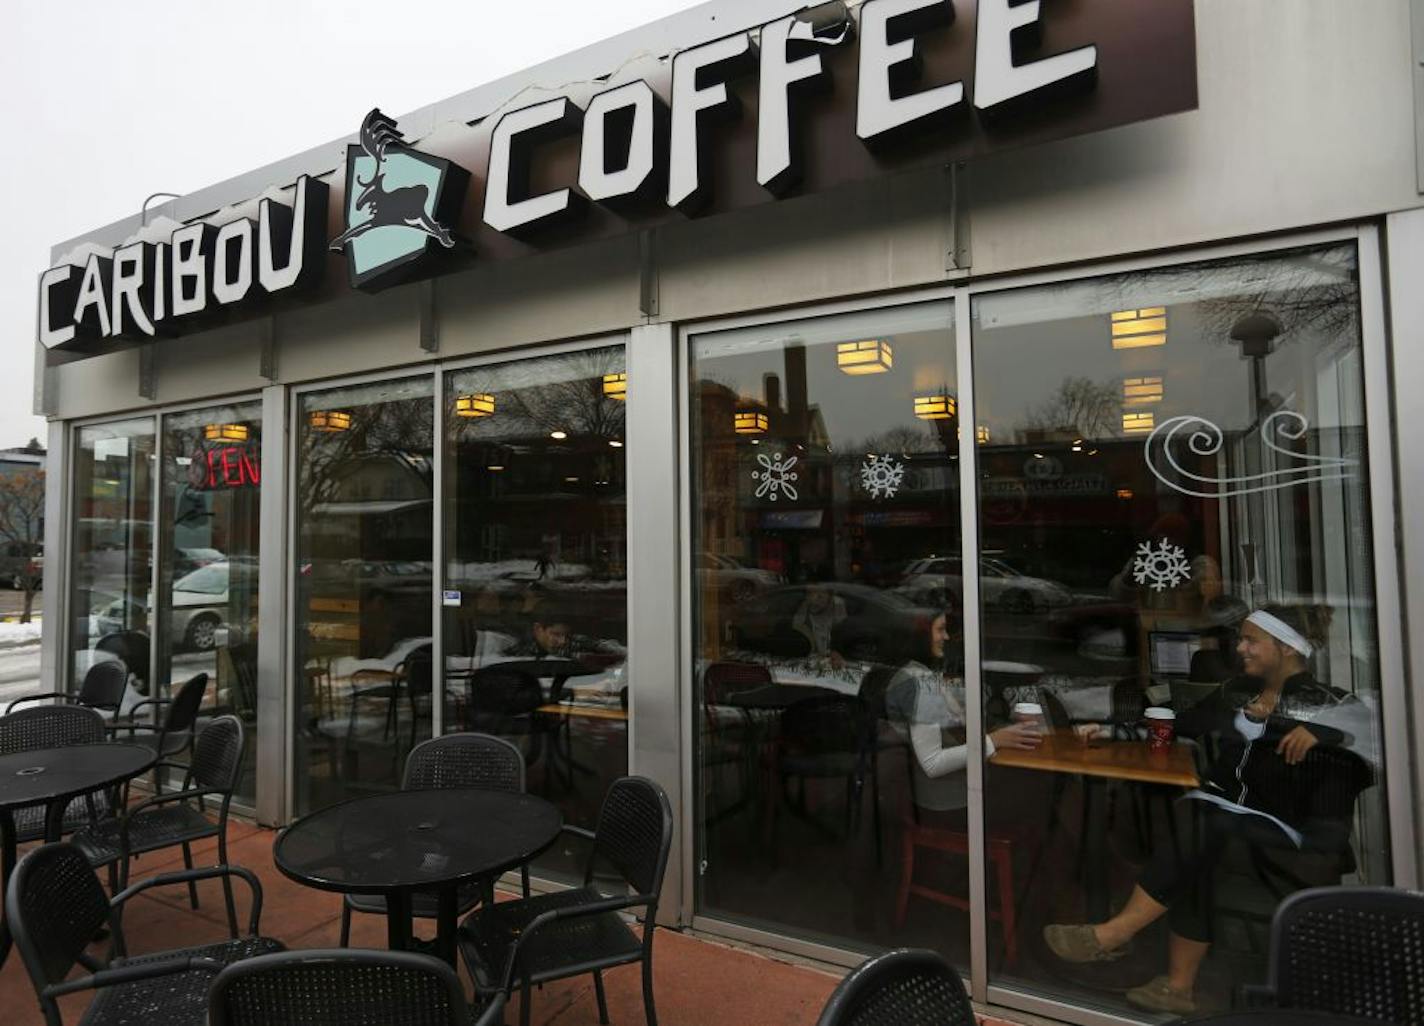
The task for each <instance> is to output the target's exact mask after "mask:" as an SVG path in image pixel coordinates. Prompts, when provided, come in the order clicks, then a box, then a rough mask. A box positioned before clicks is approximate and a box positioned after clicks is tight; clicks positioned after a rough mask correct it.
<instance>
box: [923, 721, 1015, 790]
mask: <svg viewBox="0 0 1424 1026" xmlns="http://www.w3.org/2000/svg"><path fill="white" fill-rule="evenodd" d="M942 737H943V735H942V734H941V733H940V729H939V727H938V726H936V725H935V724H933V723H916V724H914V725H912V726H911V727H910V745H911V746H912V747H913V748H914V750H915V759H916V761H918V762H919V764H920V769H922V770H924V771H925V776H927V777H943V776H947V775H948V774H950V773H958V772H960V771H961V770H963V769H964V768H965V767H967V766H968V765H969V746H968V745H967V744H964V745H955V746H954V747H953V748H945V747H944V744H943V741H942ZM993 754H994V741H993V739H992V738H989V737H985V738H984V757H985V758H989V757H990V756H992V755H993Z"/></svg>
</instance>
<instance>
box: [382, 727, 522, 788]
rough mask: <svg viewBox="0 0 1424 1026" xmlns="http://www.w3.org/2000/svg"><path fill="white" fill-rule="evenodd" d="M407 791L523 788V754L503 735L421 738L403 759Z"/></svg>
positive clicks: (403, 785) (404, 786) (455, 735)
mask: <svg viewBox="0 0 1424 1026" xmlns="http://www.w3.org/2000/svg"><path fill="white" fill-rule="evenodd" d="M401 786H402V787H403V788H405V789H406V790H407V791H415V790H420V789H432V788H443V787H482V788H484V789H485V790H487V791H513V792H517V793H523V791H524V756H523V755H522V754H521V753H520V751H519V749H518V748H516V747H514V745H512V744H510V743H509V742H508V741H506V740H504V739H503V738H498V737H492V736H491V735H489V734H446V735H444V736H443V737H432V738H431V739H430V740H428V741H422V742H421V743H420V744H418V745H416V746H415V747H414V748H412V749H411V751H410V755H409V756H408V757H407V758H406V760H405V780H404V781H403V782H402V784H401Z"/></svg>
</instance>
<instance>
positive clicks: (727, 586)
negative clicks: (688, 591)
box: [692, 552, 782, 602]
mask: <svg viewBox="0 0 1424 1026" xmlns="http://www.w3.org/2000/svg"><path fill="white" fill-rule="evenodd" d="M692 566H693V572H694V573H696V574H697V576H698V577H700V578H702V579H703V580H704V581H707V582H710V583H711V584H712V585H713V586H714V587H716V588H717V590H719V591H723V592H725V593H726V594H727V596H728V597H729V598H730V599H731V600H732V601H733V602H745V601H746V600H747V599H749V598H751V597H752V596H753V595H755V594H757V593H758V592H762V591H766V590H768V589H769V588H775V587H776V586H777V585H778V584H781V583H782V577H781V575H780V574H777V573H773V572H772V571H770V570H762V569H760V568H757V567H749V566H743V565H742V564H741V563H739V562H737V561H736V559H734V558H733V557H731V556H725V555H721V554H719V553H716V552H699V553H696V554H695V555H694V557H693V562H692Z"/></svg>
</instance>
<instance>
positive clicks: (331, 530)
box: [295, 377, 435, 814]
mask: <svg viewBox="0 0 1424 1026" xmlns="http://www.w3.org/2000/svg"><path fill="white" fill-rule="evenodd" d="M433 394H434V385H433V383H432V379H431V378H429V377H421V378H409V379H405V380H398V381H383V382H379V383H376V384H369V385H353V386H350V387H345V388H336V389H331V390H328V391H324V392H313V393H308V394H306V395H303V396H302V397H301V402H300V404H299V408H298V422H297V446H296V452H297V457H296V460H297V467H296V478H297V495H296V506H297V529H296V533H297V537H296V546H295V559H296V564H297V588H296V595H297V609H296V617H297V622H296V642H297V653H296V657H297V658H296V665H297V667H298V687H299V689H300V691H299V696H300V697H299V701H298V706H297V708H298V717H297V731H296V736H297V751H296V781H297V789H296V794H297V810H296V811H297V813H298V814H302V813H306V812H309V811H311V810H312V809H315V808H320V807H321V806H323V805H329V804H331V803H332V802H335V801H339V800H341V799H343V798H350V797H355V796H357V795H361V794H370V793H373V792H376V791H382V790H394V789H395V788H397V787H399V785H400V780H401V774H402V772H403V768H404V765H405V756H406V753H407V752H409V751H410V749H411V748H412V747H413V746H414V745H415V744H416V743H417V742H418V741H420V740H421V739H422V738H425V737H429V736H430V722H431V693H432V688H431V680H432V673H431V597H432V596H431V577H430V571H431V550H432V546H433V527H434V524H433V506H434V491H433V485H434V480H433V478H434V462H433V461H434V435H435V429H434V408H433V403H432V399H433Z"/></svg>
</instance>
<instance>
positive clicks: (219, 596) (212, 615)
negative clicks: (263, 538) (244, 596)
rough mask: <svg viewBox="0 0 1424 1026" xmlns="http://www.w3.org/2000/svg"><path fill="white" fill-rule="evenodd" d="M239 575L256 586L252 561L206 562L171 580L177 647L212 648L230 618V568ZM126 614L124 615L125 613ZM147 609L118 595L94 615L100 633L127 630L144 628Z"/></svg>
mask: <svg viewBox="0 0 1424 1026" xmlns="http://www.w3.org/2000/svg"><path fill="white" fill-rule="evenodd" d="M234 566H235V567H237V573H238V575H239V576H240V577H242V576H245V577H247V578H250V584H251V585H252V586H253V587H254V588H255V586H256V576H257V566H256V564H253V563H232V562H227V561H224V562H221V563H209V564H208V565H207V566H200V567H199V568H198V569H196V570H192V571H190V572H188V573H186V574H184V575H183V576H182V577H179V578H178V579H177V580H176V581H174V582H173V618H172V622H171V624H170V630H171V631H172V633H173V637H175V638H178V639H181V640H180V641H179V643H178V646H177V647H180V648H184V649H187V650H189V651H199V652H204V651H207V650H208V649H210V648H212V647H213V644H214V643H215V642H216V640H217V631H218V628H219V627H221V626H223V625H224V624H226V623H228V622H229V620H230V619H231V612H230V609H231V607H230V606H229V601H228V599H229V596H228V589H229V586H230V584H231V581H232V573H233V567H234ZM126 614H127V615H126ZM148 623H149V610H148V607H147V605H140V604H139V603H138V602H137V601H136V600H134V599H124V598H119V599H115V600H114V601H112V602H110V603H109V605H108V606H107V607H106V608H105V609H104V610H103V612H101V613H100V614H99V615H98V617H97V618H96V623H95V627H96V629H97V632H98V633H100V634H107V633H110V632H112V631H121V630H129V629H147V626H146V625H147V624H148Z"/></svg>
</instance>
